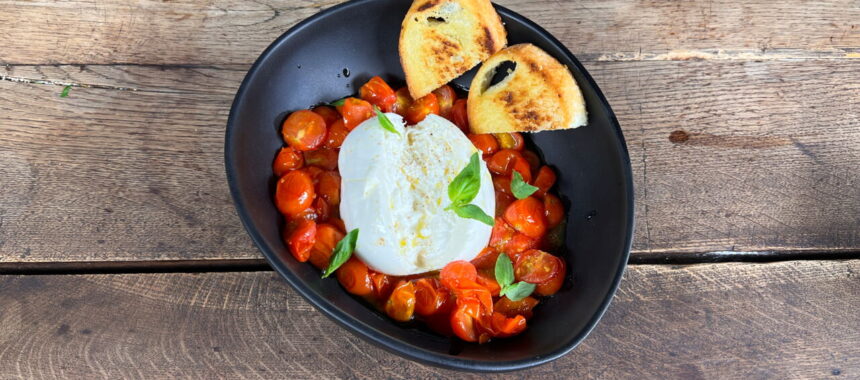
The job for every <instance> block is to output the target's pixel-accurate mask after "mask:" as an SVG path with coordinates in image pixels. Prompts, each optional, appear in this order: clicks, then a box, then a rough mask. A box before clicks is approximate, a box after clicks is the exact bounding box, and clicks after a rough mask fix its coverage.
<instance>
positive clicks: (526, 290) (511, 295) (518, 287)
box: [503, 281, 536, 301]
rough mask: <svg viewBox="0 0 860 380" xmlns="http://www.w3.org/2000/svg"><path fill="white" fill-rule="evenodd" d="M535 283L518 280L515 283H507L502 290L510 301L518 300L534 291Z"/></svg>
mask: <svg viewBox="0 0 860 380" xmlns="http://www.w3.org/2000/svg"><path fill="white" fill-rule="evenodd" d="M535 287H536V285H535V284H530V283H528V282H525V281H520V282H518V283H516V284H513V285H509V286H507V287H506V288H505V289H503V292H504V293H505V294H504V295H505V297H508V299H509V300H511V301H519V300H521V299H523V298H526V297H528V296H530V295H531V294H532V293H533V292H534V291H535Z"/></svg>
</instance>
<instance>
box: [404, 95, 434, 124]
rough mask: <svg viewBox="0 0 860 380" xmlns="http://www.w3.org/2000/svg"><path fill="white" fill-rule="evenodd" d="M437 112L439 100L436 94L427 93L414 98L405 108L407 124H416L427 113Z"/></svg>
mask: <svg viewBox="0 0 860 380" xmlns="http://www.w3.org/2000/svg"><path fill="white" fill-rule="evenodd" d="M431 113H433V114H436V115H438V114H439V100H437V99H436V95H434V94H433V93H429V94H427V95H424V96H422V97H421V98H420V99H416V100H415V101H414V102H412V104H411V105H410V106H409V108H408V109H407V110H406V122H407V123H408V124H418V123H419V122H421V120H424V118H425V117H427V115H429V114H431Z"/></svg>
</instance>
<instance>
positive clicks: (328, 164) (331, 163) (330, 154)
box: [305, 148, 338, 170]
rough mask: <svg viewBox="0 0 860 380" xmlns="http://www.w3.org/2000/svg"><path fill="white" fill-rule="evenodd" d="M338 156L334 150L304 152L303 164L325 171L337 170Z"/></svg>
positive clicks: (322, 149)
mask: <svg viewBox="0 0 860 380" xmlns="http://www.w3.org/2000/svg"><path fill="white" fill-rule="evenodd" d="M337 157H338V154H337V152H336V151H335V150H334V149H326V148H320V149H316V150H311V151H307V152H305V164H306V165H309V166H318V167H320V168H321V169H325V170H334V169H335V168H337Z"/></svg>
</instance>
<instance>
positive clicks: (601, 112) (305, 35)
mask: <svg viewBox="0 0 860 380" xmlns="http://www.w3.org/2000/svg"><path fill="white" fill-rule="evenodd" d="M409 5H410V2H409V1H404V0H359V1H351V2H348V3H344V4H341V5H338V6H335V7H332V8H331V9H328V10H325V11H323V12H320V13H319V14H317V15H315V16H313V17H310V18H308V19H307V20H304V21H302V22H301V23H299V24H297V25H296V26H294V27H293V28H292V29H290V30H289V31H287V32H286V33H284V34H283V35H282V36H281V37H280V38H278V39H277V40H276V41H275V42H274V43H272V45H271V46H269V47H268V48H267V49H266V51H265V52H263V54H262V55H261V56H260V57H259V58H258V59H257V61H256V63H254V66H253V67H251V69H250V71H248V74H247V76H246V77H245V80H244V81H243V82H242V86H241V87H240V88H239V91H238V93H237V95H236V99H235V101H234V102H233V107H232V109H231V111H230V118H229V120H228V122H227V134H226V143H225V160H226V168H227V179H228V182H229V184H230V191H231V193H232V195H233V199H234V201H235V202H236V208H237V210H238V213H239V217H240V218H241V220H242V223H244V225H245V228H246V229H247V230H248V233H249V234H250V235H251V238H252V239H253V240H254V242H255V243H256V244H257V246H258V247H259V248H260V250H261V251H262V252H263V254H264V255H265V256H266V258H267V259H268V260H269V262H270V263H271V265H272V266H273V267H274V268H275V270H277V272H278V273H280V274H281V275H282V276H283V277H284V279H286V280H287V282H288V283H289V284H290V285H292V286H293V288H295V289H296V291H298V292H299V293H300V294H301V295H302V296H304V297H305V298H306V299H307V300H308V301H310V302H311V303H312V304H313V305H314V306H316V307H317V308H318V309H320V310H322V312H323V313H324V314H325V315H327V316H329V317H330V318H331V319H333V320H334V321H336V322H338V323H339V324H341V325H342V326H345V327H346V328H347V329H348V330H350V331H352V332H353V333H355V334H357V335H358V336H360V337H362V338H364V339H367V340H369V341H371V342H374V343H376V344H378V345H380V346H382V347H384V348H386V349H389V350H391V351H393V352H395V353H397V354H399V355H402V356H404V357H407V358H410V359H414V360H418V361H420V362H424V363H428V364H432V365H437V366H442V367H448V368H454V369H465V370H473V371H507V370H514V369H522V368H527V367H532V366H535V365H539V364H541V363H545V362H548V361H551V360H553V359H556V358H558V357H560V356H562V355H564V354H565V353H567V352H569V351H570V350H572V349H573V348H574V347H576V345H577V344H579V343H580V342H581V341H582V340H583V339H584V338H585V336H586V335H587V334H588V333H589V332H590V331H591V329H592V328H594V326H595V324H597V321H598V320H599V319H600V317H601V316H602V315H603V312H604V311H605V310H606V307H607V306H608V304H609V301H610V299H611V298H612V295H613V294H614V292H615V289H616V288H617V287H618V283H619V281H620V280H621V277H622V274H623V272H624V268H625V265H626V263H627V257H628V255H629V250H630V244H631V238H632V232H633V184H632V176H631V172H630V159H629V157H628V155H627V148H626V146H625V144H624V138H623V136H622V135H621V129H620V128H619V126H618V121H617V120H616V119H615V115H614V114H613V113H612V110H611V109H610V108H609V104H608V103H607V102H606V99H605V98H604V97H603V94H601V92H600V89H598V88H597V85H596V84H595V83H594V81H593V80H592V79H591V77H590V76H589V75H588V73H587V72H586V71H585V69H584V68H583V67H582V65H581V64H580V63H579V62H578V61H577V60H576V58H574V57H573V55H572V54H571V53H570V52H569V51H568V50H567V49H566V48H565V47H564V45H562V44H561V43H560V42H559V41H558V40H556V39H555V38H553V37H552V36H551V35H550V34H549V33H547V32H546V31H545V30H543V29H542V28H541V27H539V26H537V25H536V24H534V23H533V22H531V21H529V20H528V19H526V18H524V17H522V16H520V15H518V14H516V13H514V12H512V11H510V10H507V9H505V8H502V7H499V6H497V7H496V8H497V10H498V12H499V14H500V15H501V16H502V19H503V20H504V22H505V26H506V28H507V31H508V41H509V44H515V43H520V42H531V43H533V44H535V45H537V46H539V47H541V48H542V49H544V50H546V51H547V52H548V53H549V54H551V55H552V56H554V57H556V59H558V60H559V61H560V62H562V63H563V64H565V65H567V67H569V68H570V69H571V71H572V72H573V75H574V77H575V78H576V81H577V82H578V83H579V86H580V88H581V89H582V93H583V95H584V96H585V100H586V102H587V109H588V121H589V122H588V126H585V127H581V128H578V129H574V130H566V131H554V132H541V133H537V134H534V135H531V136H530V137H531V138H530V140H531V144H533V147H536V148H537V149H538V151H539V153H540V154H541V155H542V157H543V158H544V159H545V160H546V162H547V163H549V164H550V165H552V166H554V167H555V169H556V172H557V173H558V185H557V189H558V192H559V194H560V195H561V197H562V199H563V200H564V203H565V204H566V206H567V212H568V220H567V231H566V239H565V243H564V247H563V248H562V250H561V251H560V252H558V253H559V254H560V255H561V256H562V257H563V258H564V259H565V260H566V262H567V264H568V268H569V270H568V276H569V278H568V279H567V283H566V285H565V286H564V287H563V288H562V290H561V291H560V292H559V293H558V294H556V295H555V296H553V297H551V298H549V299H547V300H546V301H544V302H542V303H541V305H540V306H538V308H537V309H536V312H535V316H534V318H533V319H532V320H530V321H529V327H528V329H527V330H526V332H525V333H523V334H521V335H519V336H516V337H513V338H508V339H497V340H494V341H492V342H490V343H488V344H483V345H478V344H470V343H463V342H459V341H457V340H456V339H451V338H447V337H443V336H440V335H437V334H434V333H432V332H429V331H427V330H425V329H422V328H420V327H417V326H414V325H401V324H397V323H395V322H393V321H392V320H391V319H389V318H387V317H386V316H385V315H383V314H380V313H379V312H377V311H376V310H374V309H372V308H370V307H368V306H367V305H366V304H364V303H363V302H362V301H361V300H359V299H357V298H354V297H352V296H350V295H349V294H347V293H346V292H345V291H344V290H343V289H342V288H341V287H340V285H339V284H338V283H337V281H336V280H334V279H326V280H323V279H320V272H319V271H318V270H316V269H315V268H314V267H312V266H311V265H309V264H307V263H299V262H297V261H295V260H293V259H292V257H291V256H290V254H289V253H288V251H287V248H286V246H285V245H284V243H283V242H282V240H281V236H280V228H281V226H282V222H281V221H280V219H281V217H280V216H279V214H278V211H277V210H276V209H275V206H274V204H273V201H272V195H273V191H274V178H273V177H272V172H271V164H272V160H273V158H274V156H275V153H276V151H277V150H278V148H280V147H281V146H282V140H281V138H280V135H279V132H278V130H279V126H280V124H281V122H282V121H283V120H284V117H285V116H286V114H287V113H288V112H290V111H293V110H297V109H303V108H308V107H310V106H312V105H315V104H318V103H320V102H325V101H330V100H334V99H338V98H341V97H343V96H346V95H349V94H352V93H354V92H355V91H356V90H357V87H358V86H360V85H361V84H363V83H364V82H365V81H367V80H368V79H369V78H370V77H371V76H373V75H381V76H382V77H383V78H384V79H386V80H391V81H394V82H395V83H396V82H398V81H400V82H401V83H402V79H403V71H402V69H401V67H400V61H399V58H398V53H397V40H398V35H399V33H400V22H401V20H402V19H403V16H404V15H405V13H406V10H407V9H408V8H409ZM471 74H472V73H471V72H470V73H467V74H466V75H464V76H463V77H461V78H459V79H458V80H456V81H455V83H457V84H459V85H460V86H464V87H468V85H469V82H470V79H471ZM284 339H289V337H284Z"/></svg>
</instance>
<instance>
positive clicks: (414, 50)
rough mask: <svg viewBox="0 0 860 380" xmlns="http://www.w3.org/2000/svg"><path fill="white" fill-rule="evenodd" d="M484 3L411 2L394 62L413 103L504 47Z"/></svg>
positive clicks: (494, 18) (494, 15) (495, 21)
mask: <svg viewBox="0 0 860 380" xmlns="http://www.w3.org/2000/svg"><path fill="white" fill-rule="evenodd" d="M506 41H507V37H506V33H505V28H504V26H503V25H502V20H501V18H499V15H498V14H497V13H496V10H495V9H494V8H493V5H492V4H491V3H490V1H489V0H415V1H414V2H413V3H412V6H411V7H410V8H409V11H408V12H407V13H406V17H405V18H404V19H403V24H402V25H401V28H400V44H399V51H400V63H401V65H402V66H403V71H404V72H405V73H406V85H407V86H408V87H409V93H410V94H411V95H412V97H413V98H415V99H417V98H420V97H422V96H424V95H427V94H429V93H430V92H432V91H433V90H435V89H437V88H439V87H441V86H442V85H444V84H447V83H448V82H450V81H451V80H453V79H455V78H457V77H458V76H460V75H462V74H463V73H465V72H466V71H468V70H469V69H471V68H473V67H475V65H477V64H478V63H480V62H481V61H483V60H485V59H487V58H489V57H490V56H491V55H492V54H493V53H495V52H497V51H499V50H501V49H502V48H503V47H504V46H505V44H506V43H507V42H506Z"/></svg>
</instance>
